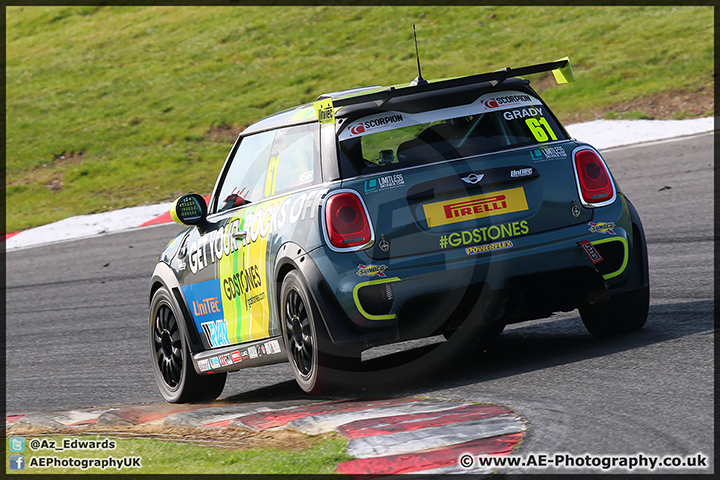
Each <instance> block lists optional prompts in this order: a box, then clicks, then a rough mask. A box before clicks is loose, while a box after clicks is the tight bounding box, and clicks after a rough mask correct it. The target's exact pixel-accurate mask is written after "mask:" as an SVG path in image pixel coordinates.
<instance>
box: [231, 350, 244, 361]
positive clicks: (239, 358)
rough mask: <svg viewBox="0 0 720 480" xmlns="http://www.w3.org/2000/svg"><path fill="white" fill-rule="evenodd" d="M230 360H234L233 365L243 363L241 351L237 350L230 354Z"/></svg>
mask: <svg viewBox="0 0 720 480" xmlns="http://www.w3.org/2000/svg"><path fill="white" fill-rule="evenodd" d="M230 358H232V361H233V363H240V362H242V355H240V350H235V351H234V352H232V353H231V354H230Z"/></svg>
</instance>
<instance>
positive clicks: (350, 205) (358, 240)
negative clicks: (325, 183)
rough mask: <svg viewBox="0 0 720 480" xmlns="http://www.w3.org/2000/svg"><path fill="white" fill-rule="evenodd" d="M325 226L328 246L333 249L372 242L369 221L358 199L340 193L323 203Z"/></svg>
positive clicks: (350, 194) (352, 195)
mask: <svg viewBox="0 0 720 480" xmlns="http://www.w3.org/2000/svg"><path fill="white" fill-rule="evenodd" d="M325 226H326V228H327V237H328V240H329V241H330V244H331V245H332V246H333V247H335V248H342V249H345V248H353V247H360V246H364V245H366V244H368V243H370V241H371V240H372V229H371V228H370V220H369V219H368V218H367V214H366V212H365V208H364V207H363V204H362V202H361V201H360V198H359V197H358V196H357V195H356V194H354V193H350V192H341V193H338V194H335V195H333V196H331V197H330V198H328V200H327V202H326V203H325Z"/></svg>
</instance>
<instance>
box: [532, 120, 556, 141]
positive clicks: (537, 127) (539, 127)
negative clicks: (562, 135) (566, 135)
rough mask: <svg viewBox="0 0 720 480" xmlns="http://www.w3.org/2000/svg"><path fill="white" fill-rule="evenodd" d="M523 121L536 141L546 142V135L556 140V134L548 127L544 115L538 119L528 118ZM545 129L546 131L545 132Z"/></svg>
mask: <svg viewBox="0 0 720 480" xmlns="http://www.w3.org/2000/svg"><path fill="white" fill-rule="evenodd" d="M525 123H526V124H527V126H528V128H529V129H530V131H531V132H532V134H533V136H534V137H535V140H537V141H538V142H547V141H548V135H550V138H552V139H553V140H557V135H555V132H553V130H552V128H550V125H549V124H548V122H547V120H545V117H540V119H539V120H538V119H537V118H528V119H527V120H525ZM543 127H545V128H543ZM546 130H547V133H545V131H546Z"/></svg>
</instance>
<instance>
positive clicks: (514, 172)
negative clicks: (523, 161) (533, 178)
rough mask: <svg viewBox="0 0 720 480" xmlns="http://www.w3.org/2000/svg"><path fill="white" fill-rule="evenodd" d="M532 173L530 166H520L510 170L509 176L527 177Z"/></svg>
mask: <svg viewBox="0 0 720 480" xmlns="http://www.w3.org/2000/svg"><path fill="white" fill-rule="evenodd" d="M532 174H533V169H532V168H521V169H519V170H510V178H522V177H529V176H530V175H532Z"/></svg>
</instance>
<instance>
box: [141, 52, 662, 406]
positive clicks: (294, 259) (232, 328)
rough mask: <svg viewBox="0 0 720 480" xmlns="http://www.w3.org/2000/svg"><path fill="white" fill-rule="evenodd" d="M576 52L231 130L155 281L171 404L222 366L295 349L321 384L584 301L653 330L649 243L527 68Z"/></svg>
mask: <svg viewBox="0 0 720 480" xmlns="http://www.w3.org/2000/svg"><path fill="white" fill-rule="evenodd" d="M543 72H552V73H553V74H554V76H555V78H556V80H557V81H558V83H565V82H567V81H574V78H573V74H572V67H571V65H570V62H569V60H568V59H567V58H565V59H561V60H558V61H555V62H549V63H544V64H539V65H531V66H527V67H521V68H503V69H501V70H497V71H494V72H488V73H483V74H477V75H471V76H466V77H459V78H453V79H445V80H437V81H425V80H422V79H420V80H422V81H418V79H416V80H415V81H413V82H411V83H409V84H403V85H396V86H391V87H381V86H372V87H363V88H355V89H352V90H346V91H340V92H333V93H328V94H323V95H320V96H319V97H318V99H317V101H315V102H313V103H309V104H304V105H300V106H298V107H296V108H292V109H289V110H286V111H283V112H280V113H277V114H274V115H272V116H270V117H267V118H265V119H263V120H260V121H258V122H257V123H255V124H253V125H251V126H250V127H248V128H247V129H245V130H244V131H243V132H242V133H241V134H240V135H239V136H238V138H237V141H236V142H235V143H234V145H233V147H232V149H231V150H230V153H229V154H228V156H227V159H226V160H225V162H224V164H223V166H222V169H221V170H220V174H219V176H218V179H217V182H216V184H215V186H214V188H213V191H212V194H211V195H210V197H209V201H207V202H206V200H205V199H204V198H203V197H202V196H200V195H198V194H195V193H190V194H186V195H183V196H181V197H180V198H178V199H177V200H176V201H175V202H174V203H173V205H172V207H171V215H172V217H173V219H174V220H175V221H176V222H177V223H179V224H181V225H183V226H184V227H186V228H185V229H184V230H183V231H182V232H181V233H180V234H178V235H177V236H176V237H175V238H173V239H172V240H171V241H170V242H169V244H168V245H167V247H166V248H165V249H164V251H163V252H162V253H161V254H160V257H159V261H158V263H157V265H156V267H155V270H154V272H153V275H152V279H151V282H150V309H149V310H150V314H149V323H148V326H149V349H150V353H151V358H152V370H153V372H154V376H155V379H156V380H157V384H158V386H159V389H160V392H161V393H162V395H163V396H164V398H165V399H166V400H167V401H168V402H174V403H177V402H190V401H209V400H213V399H215V398H217V397H218V396H219V395H220V394H221V392H222V390H223V388H224V384H225V380H226V375H227V372H230V371H235V370H239V369H243V368H247V367H254V366H260V365H268V364H272V363H278V362H288V363H289V365H290V367H291V368H292V371H293V374H294V377H295V379H296V380H297V383H298V384H299V386H300V387H301V388H302V389H303V390H304V391H306V392H308V393H313V394H314V393H320V392H324V391H328V390H330V389H332V388H334V387H335V386H336V385H337V384H338V382H341V381H342V377H343V375H342V372H344V371H348V372H351V371H358V370H359V371H362V369H363V363H364V362H363V360H362V352H363V351H364V350H368V349H371V348H373V347H377V346H382V345H389V344H394V343H398V342H404V341H408V340H413V339H423V338H427V337H431V336H439V335H442V336H443V337H444V338H447V339H453V338H458V337H459V336H468V335H474V336H477V335H480V336H484V337H487V338H490V337H493V336H496V335H498V334H500V333H501V332H502V331H503V328H504V327H505V326H506V325H508V324H512V323H517V322H523V321H527V320H532V319H539V318H546V317H549V316H551V315H552V314H553V313H554V312H559V311H572V310H575V309H578V310H579V312H580V316H581V318H582V321H583V323H584V324H585V326H586V328H587V330H588V331H589V332H590V333H591V334H593V335H596V336H607V335H612V334H616V333H620V332H628V331H631V330H636V329H639V328H641V327H642V326H643V325H644V324H645V321H646V318H647V315H648V304H649V281H648V262H647V248H646V243H645V237H644V233H643V227H642V223H641V221H640V217H639V215H638V212H637V210H636V209H635V207H634V206H633V205H632V203H630V200H629V199H628V198H627V197H626V196H625V195H624V194H623V193H622V191H621V190H620V188H619V187H618V184H617V182H616V180H615V178H614V177H613V176H612V174H611V172H610V170H609V168H608V166H607V164H606V162H605V160H604V159H603V157H602V155H601V154H600V152H599V151H598V150H597V149H596V148H594V147H593V146H591V145H588V144H587V143H583V142H581V141H578V140H576V139H573V138H571V137H570V136H569V135H568V133H567V131H566V130H565V129H564V127H563V126H562V125H561V124H560V122H559V121H558V119H557V118H556V117H555V115H554V114H553V112H552V111H551V110H550V108H549V107H548V106H547V104H546V103H545V102H544V101H543V100H542V99H541V98H540V96H539V95H538V93H537V92H536V91H535V90H534V89H533V88H531V87H530V85H529V83H530V82H529V81H528V80H527V79H525V78H523V77H526V76H528V75H532V74H538V73H543Z"/></svg>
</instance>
